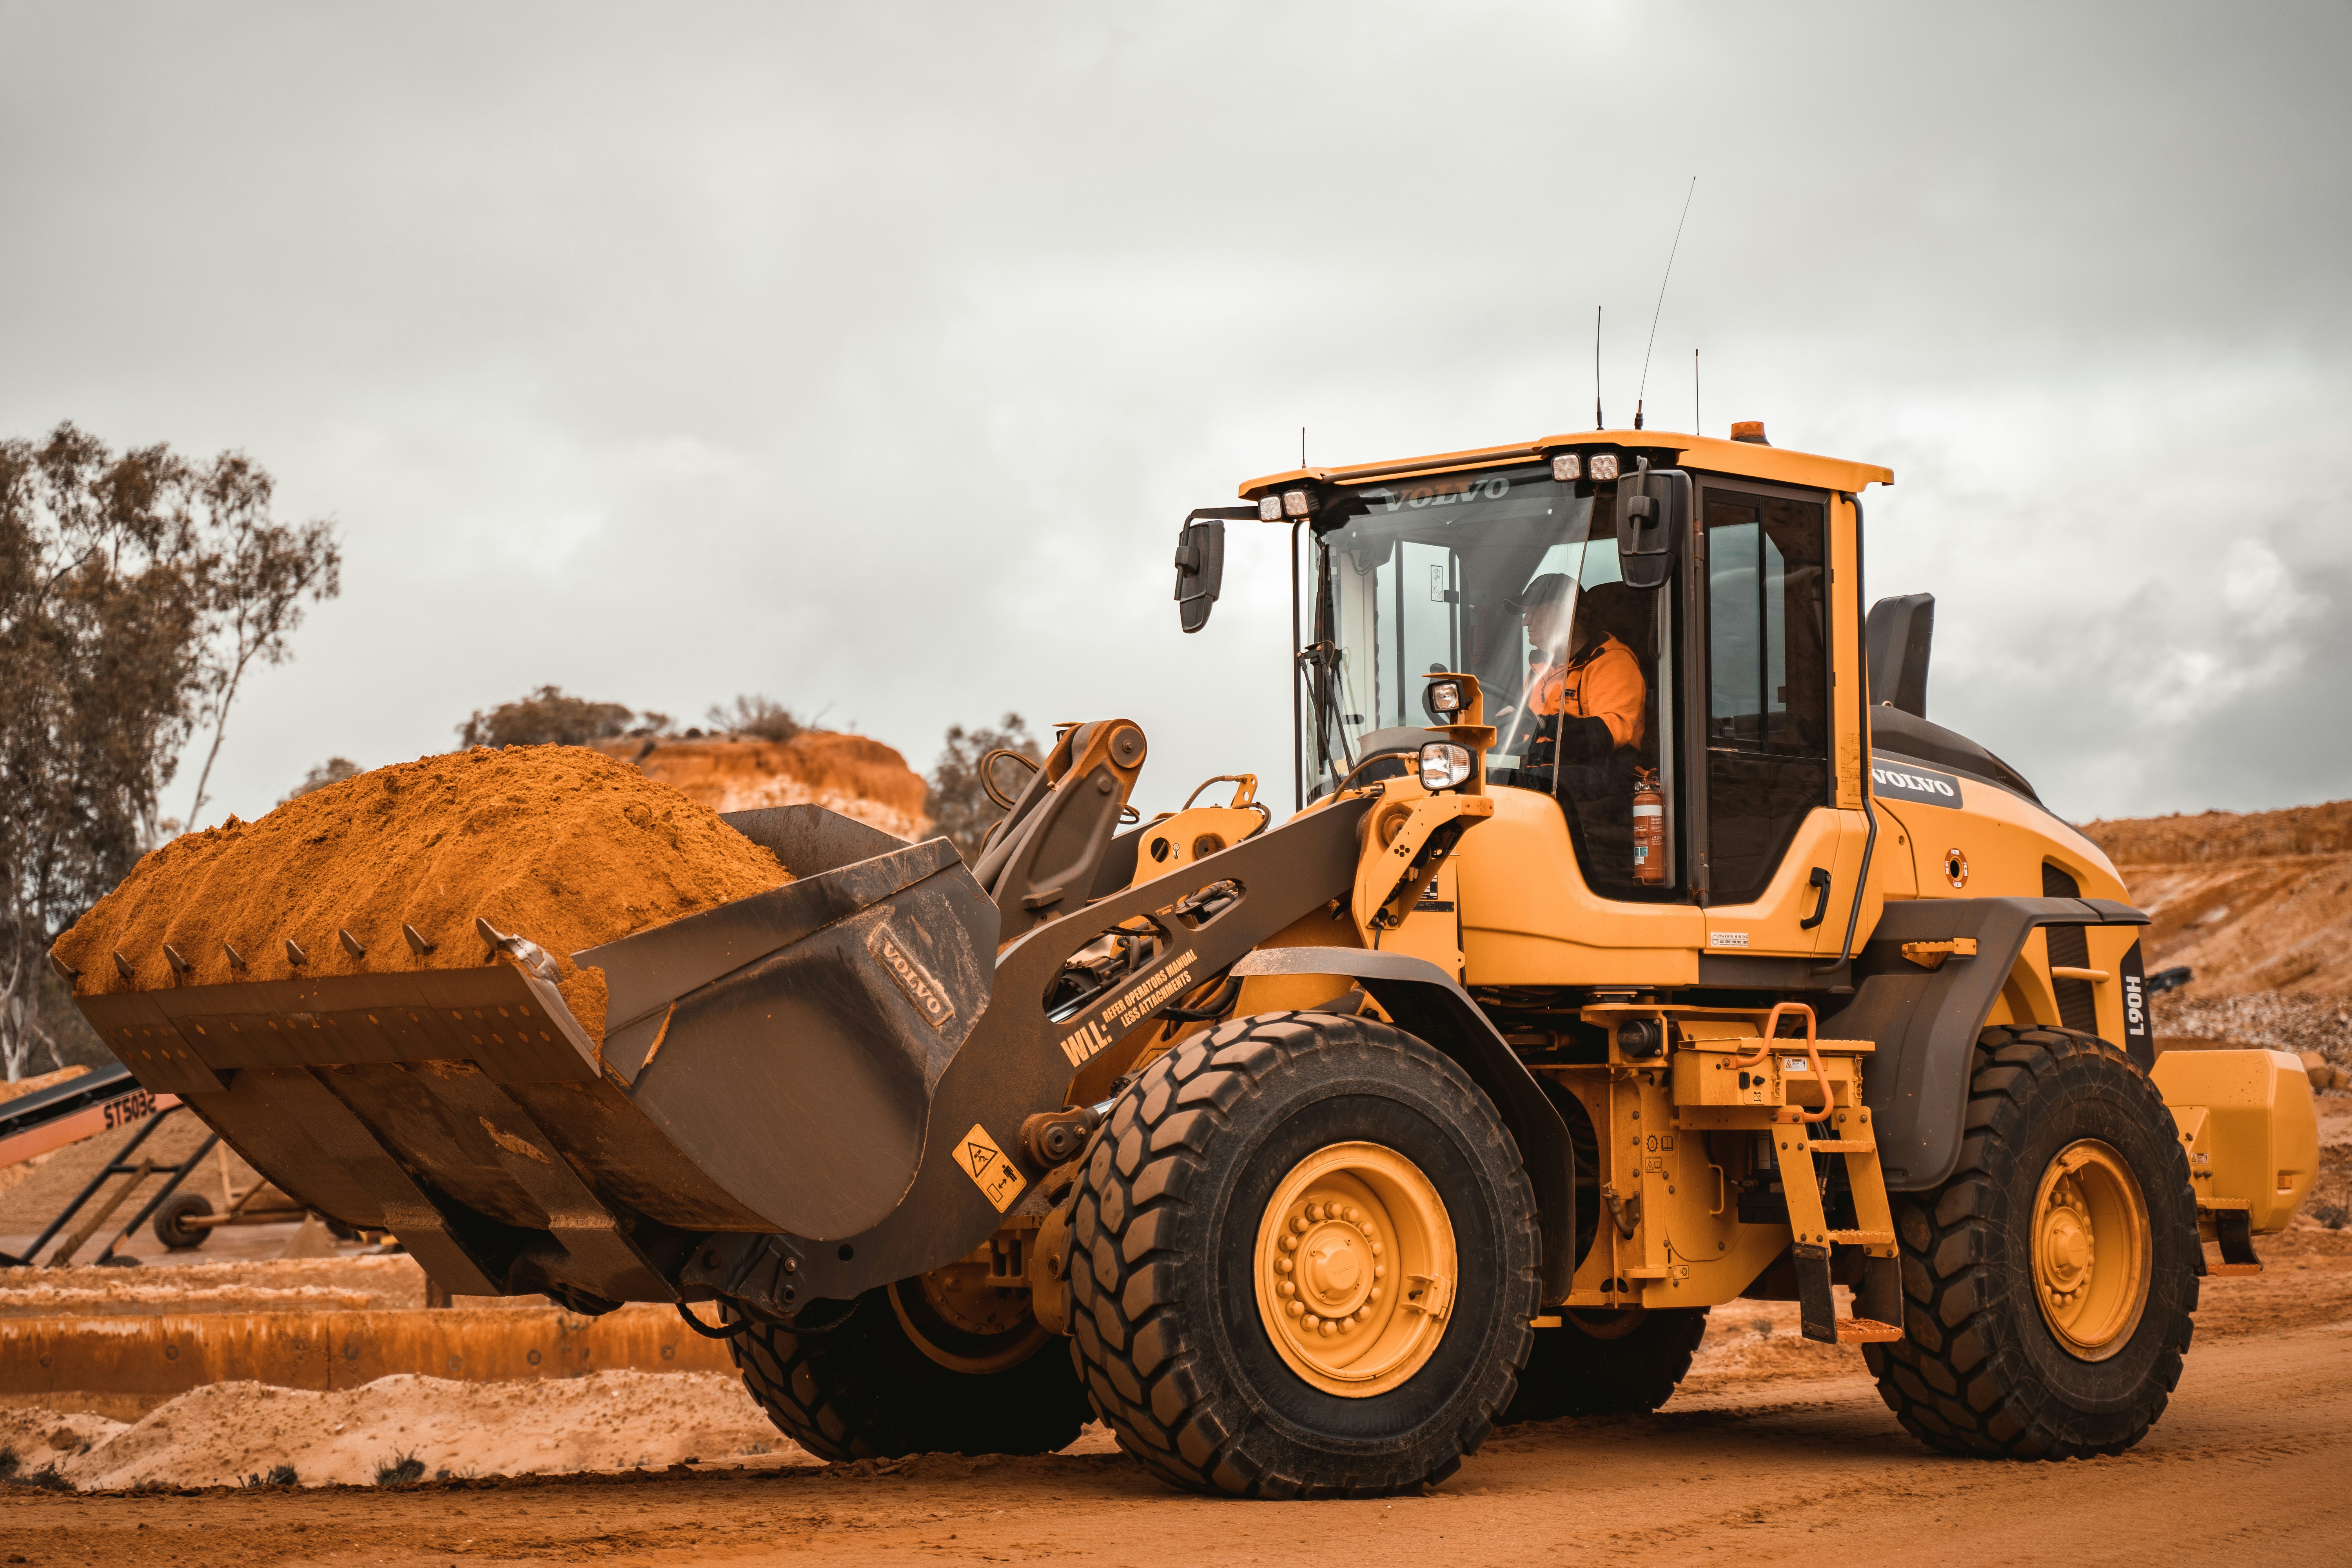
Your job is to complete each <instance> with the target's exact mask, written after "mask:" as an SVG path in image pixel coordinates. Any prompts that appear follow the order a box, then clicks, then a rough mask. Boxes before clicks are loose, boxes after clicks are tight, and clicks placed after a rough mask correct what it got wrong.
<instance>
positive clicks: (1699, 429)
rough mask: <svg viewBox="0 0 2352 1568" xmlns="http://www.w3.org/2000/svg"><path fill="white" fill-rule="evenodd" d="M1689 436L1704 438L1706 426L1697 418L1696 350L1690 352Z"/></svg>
mask: <svg viewBox="0 0 2352 1568" xmlns="http://www.w3.org/2000/svg"><path fill="white" fill-rule="evenodd" d="M1691 434H1692V435H1694V436H1704V435H1706V426H1705V425H1704V424H1702V423H1701V422H1700V420H1699V416H1698V350H1696V349H1693V350H1691Z"/></svg>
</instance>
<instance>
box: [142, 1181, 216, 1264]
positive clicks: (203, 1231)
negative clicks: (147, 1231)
mask: <svg viewBox="0 0 2352 1568" xmlns="http://www.w3.org/2000/svg"><path fill="white" fill-rule="evenodd" d="M212 1212H213V1205H212V1201H211V1200H210V1199H208V1198H206V1197H205V1195H204V1194H202V1193H173V1194H172V1195H171V1196H170V1197H168V1198H166V1199H164V1200H163V1207H162V1208H159V1209H157V1210H156V1211H155V1223H154V1225H153V1226H152V1229H153V1230H154V1233H155V1239H156V1240H157V1241H160V1242H162V1243H163V1245H164V1246H165V1247H168V1248H170V1249H171V1250H172V1251H173V1252H186V1251H189V1250H190V1249H192V1248H194V1247H202V1246H203V1245H204V1244H205V1238H207V1237H210V1236H211V1235H212V1227H211V1226H190V1225H189V1224H188V1223H187V1222H188V1220H189V1219H190V1218H191V1217H192V1216H194V1215H206V1214H210V1213H212Z"/></svg>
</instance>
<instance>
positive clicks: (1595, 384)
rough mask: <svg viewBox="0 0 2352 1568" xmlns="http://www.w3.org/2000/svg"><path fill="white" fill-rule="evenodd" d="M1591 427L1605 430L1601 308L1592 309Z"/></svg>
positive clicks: (1606, 426) (1606, 427)
mask: <svg viewBox="0 0 2352 1568" xmlns="http://www.w3.org/2000/svg"><path fill="white" fill-rule="evenodd" d="M1592 427H1593V428H1594V429H1595V430H1606V429H1608V428H1609V426H1608V425H1607V424H1606V423H1605V422H1604V421H1603V420H1602V419H1601V307H1600V306H1598V305H1595V306H1593V307H1592Z"/></svg>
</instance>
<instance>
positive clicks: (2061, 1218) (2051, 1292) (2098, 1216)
mask: <svg viewBox="0 0 2352 1568" xmlns="http://www.w3.org/2000/svg"><path fill="white" fill-rule="evenodd" d="M2152 1266H2153V1252H2152V1249H2151V1248H2150V1247H2149V1244H2148V1223H2147V1201H2146V1200H2145V1199H2144V1198H2142V1197H2141V1195H2140V1190H2139V1182H2138V1180H2137V1178H2136V1177H2134V1176H2133V1175H2132V1173H2131V1167H2130V1166H2128V1165H2126V1164H2125V1163H2124V1159H2123V1156H2122V1155H2120V1154H2118V1153H2116V1152H2115V1150H2113V1149H2111V1148H2109V1147H2108V1146H2107V1145H2106V1144H2105V1143H2102V1142H2099V1141H2098V1140H2096V1139H2095V1138H2085V1139H2084V1140H2083V1141H2082V1142H2078V1143H2070V1144H2068V1145H2067V1146H2066V1147H2065V1148H2063V1149H2062V1150H2060V1151H2059V1152H2058V1157H2057V1158H2056V1159H2054V1160H2053V1161H2051V1162H2050V1168H2049V1169H2048V1170H2047V1171H2045V1172H2043V1173H2042V1189H2041V1191H2040V1192H2039V1193H2037V1194H2035V1196H2034V1200H2033V1289H2034V1293H2035V1294H2036V1295H2037V1296H2039V1297H2040V1298H2041V1300H2042V1318H2043V1320H2044V1321H2047V1322H2048V1323H2049V1325H2050V1331H2051V1332H2052V1333H2053V1334H2055V1335H2056V1336H2057V1337H2058V1342H2059V1343H2060V1344H2061V1345H2063V1346H2064V1347H2065V1348H2066V1350H2067V1351H2068V1352H2070V1353H2072V1354H2074V1356H2076V1357H2078V1358H2079V1359H2081V1360H2083V1361H2105V1360H2106V1359H2107V1358H2108V1357H2109V1356H2111V1355H2114V1354H2115V1353H2116V1352H2118V1351H2120V1350H2122V1349H2123V1348H2124V1346H2125V1345H2126V1344H2127V1343H2129V1342H2130V1341H2131V1336H2132V1331H2133V1330H2134V1329H2137V1327H2139V1319H2140V1313H2141V1312H2143V1311H2144V1310H2147V1286H2148V1276H2149V1274H2150V1272H2151V1268H2152Z"/></svg>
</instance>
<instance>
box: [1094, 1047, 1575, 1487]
mask: <svg viewBox="0 0 2352 1568" xmlns="http://www.w3.org/2000/svg"><path fill="white" fill-rule="evenodd" d="M1070 1235H1071V1243H1072V1255H1071V1259H1070V1270H1069V1278H1070V1289H1071V1323H1072V1331H1073V1338H1074V1343H1073V1347H1072V1351H1073V1356H1074V1360H1075V1362H1076V1365H1077V1366H1078V1368H1079V1370H1080V1371H1081V1372H1082V1373H1084V1375H1085V1378H1086V1384H1087V1394H1088V1396H1089V1398H1090V1399H1091V1400H1092V1401H1093V1403H1094V1406H1095V1409H1096V1411H1097V1414H1099V1415H1101V1417H1102V1419H1103V1420H1104V1422H1105V1423H1106V1424H1107V1425H1108V1426H1110V1428H1111V1430H1112V1431H1113V1433H1114V1434H1115V1435H1116V1436H1118V1441H1119V1444H1120V1446H1121V1447H1124V1448H1125V1449H1127V1451H1128V1452H1129V1453H1130V1454H1132V1455H1133V1456H1134V1457H1135V1458H1138V1459H1139V1460H1140V1461H1141V1462H1142V1463H1143V1464H1144V1465H1145V1466H1146V1467H1147V1468H1150V1470H1151V1471H1152V1472H1153V1473H1154V1474H1156V1475H1158V1476H1160V1478H1161V1479H1165V1480H1167V1481H1169V1482H1171V1484H1173V1485H1175V1486H1178V1487H1181V1488H1184V1489H1190V1490H1196V1491H1221V1492H1227V1493H1232V1494H1235V1495H1242V1496H1251V1497H1302V1496H1303V1497H1377V1496H1381V1495H1385V1494H1389V1493H1393V1492H1399V1491H1406V1490H1411V1489H1416V1488H1420V1487H1423V1486H1426V1485H1429V1484H1431V1483H1433V1482H1436V1481H1440V1480H1443V1479H1445V1478H1446V1477H1447V1476H1449V1475H1451V1474H1453V1473H1454V1470H1455V1469H1456V1468H1458V1467H1459V1466H1460V1464H1461V1462H1462V1459H1463V1457H1464V1456H1465V1455H1466V1454H1469V1453H1471V1452H1474V1451H1475V1449H1476V1448H1477V1447H1478V1446H1479V1444H1481V1443H1482V1442H1484V1441H1485V1440H1486V1436H1487V1434H1488V1432H1489V1431H1490V1430H1491V1429H1492V1427H1493V1425H1494V1420H1495V1415H1496V1412H1497V1411H1499V1410H1501V1409H1502V1408H1503V1407H1504V1406H1505V1405H1507V1403H1508V1402H1509V1400H1510V1397H1511V1391H1512V1386H1513V1383H1512V1377H1513V1373H1514V1372H1515V1371H1516V1370H1517V1366H1518V1364H1519V1363H1520V1362H1521V1361H1523V1360H1524V1359H1525V1357H1526V1355H1527V1350H1528V1334H1529V1330H1528V1318H1529V1317H1530V1316H1531V1315H1532V1314H1533V1312H1534V1310H1535V1305H1536V1290H1537V1268H1536V1262H1537V1238H1536V1222H1535V1204H1534V1198H1533V1194H1532V1190H1531V1188H1530V1186H1529V1184H1528V1179H1527V1175H1526V1173H1525V1172H1524V1170H1522V1168H1521V1165H1520V1159H1519V1153H1518V1150H1517V1145H1516V1144H1515V1143H1513V1142H1512V1140H1511V1138H1510V1135H1509V1133H1508V1132H1507V1131H1505V1130H1504V1128H1503V1126H1502V1123H1501V1121H1500V1120H1499V1119H1498V1118H1497V1116H1496V1112H1495V1109H1494V1106H1493V1105H1492V1103H1491V1102H1490V1101H1489V1100H1487V1099H1486V1095H1485V1094H1484V1093H1483V1092H1481V1091H1480V1090H1479V1089H1478V1088H1477V1086H1476V1085H1475V1084H1474V1083H1472V1082H1471V1081H1470V1079H1468V1078H1467V1077H1466V1076H1465V1075H1464V1073H1463V1072H1462V1070H1461V1069H1460V1068H1458V1067H1456V1066H1455V1065H1454V1063H1453V1062H1451V1061H1449V1060H1447V1059H1446V1058H1444V1056H1442V1055H1440V1054H1439V1053H1438V1052H1437V1051H1435V1050H1434V1049H1433V1048H1431V1047H1429V1046H1428V1045H1426V1044H1424V1043H1423V1042H1422V1041H1420V1040H1418V1039H1415V1038H1414V1037H1412V1036H1410V1035H1407V1034H1405V1033H1403V1032H1402V1031H1401V1030H1398V1029H1395V1028H1391V1027H1390V1026H1387V1025H1384V1024H1381V1023H1378V1022H1376V1021H1373V1020H1370V1019H1361V1018H1343V1017H1339V1016H1330V1015H1325V1014H1312V1013H1309V1014H1268V1015H1261V1016H1256V1017H1249V1018H1240V1019H1235V1020H1233V1021H1231V1022H1228V1023H1225V1024H1223V1025H1220V1026H1218V1027H1217V1028H1215V1029H1213V1030H1212V1031H1210V1032H1208V1033H1207V1034H1205V1035H1202V1036H1201V1037H1198V1038H1197V1039H1195V1040H1192V1041H1191V1042H1188V1043H1187V1044H1186V1045H1185V1046H1183V1047H1181V1048H1180V1049H1178V1050H1176V1051H1173V1052H1171V1053H1170V1054H1169V1055H1168V1056H1166V1057H1164V1058H1161V1059H1160V1060H1159V1061H1158V1062H1155V1063H1154V1064H1153V1065H1152V1066H1151V1067H1150V1068H1148V1069H1146V1070H1145V1072H1144V1073H1143V1075H1142V1076H1141V1077H1140V1078H1139V1079H1138V1080H1137V1082H1136V1083H1135V1084H1134V1085H1133V1086H1132V1087H1130V1088H1129V1089H1128V1091H1127V1093H1126V1094H1125V1095H1124V1096H1122V1097H1121V1099H1120V1100H1119V1103H1118V1107H1117V1108H1116V1109H1115V1110H1113V1111H1112V1113H1111V1116H1110V1118H1109V1120H1108V1121H1107V1122H1106V1123H1105V1124H1104V1125H1103V1127H1102V1128H1101V1129H1100V1130H1098V1131H1097V1133H1096V1134H1095V1136H1094V1139H1093V1140H1092V1142H1091V1144H1090V1146H1089V1148H1088V1150H1087V1153H1086V1155H1085V1157H1084V1163H1083V1165H1082V1166H1081V1169H1080V1173H1079V1175H1078V1178H1077V1183H1076V1193H1075V1195H1074V1199H1073V1208H1072V1215H1071V1229H1070Z"/></svg>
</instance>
